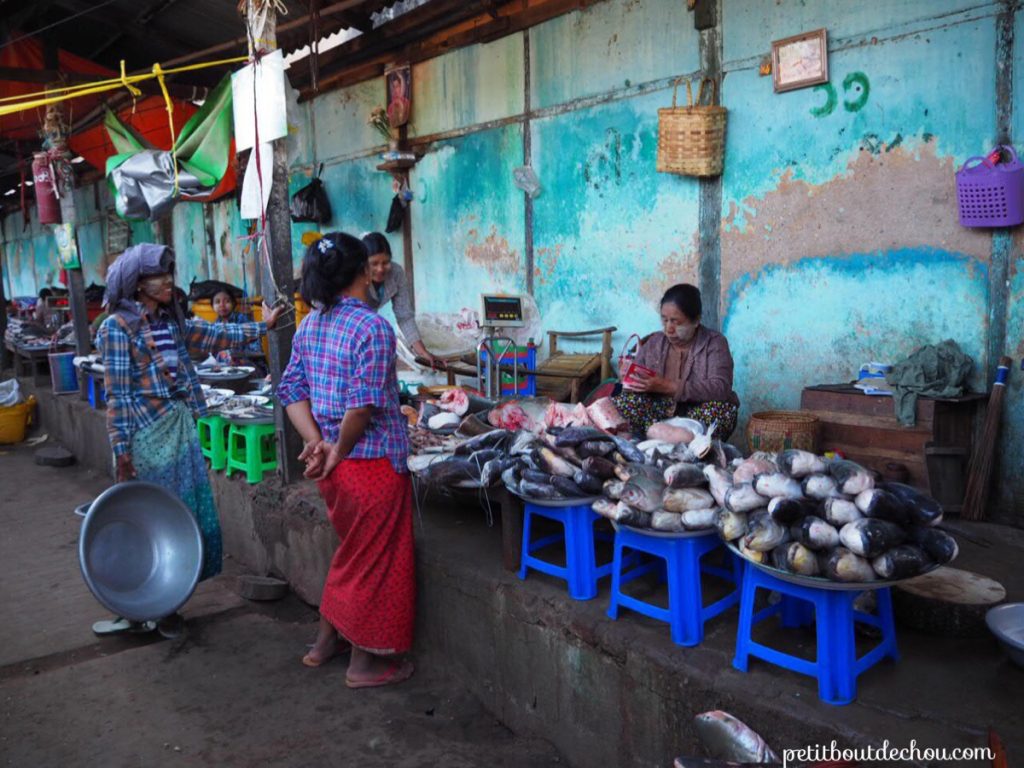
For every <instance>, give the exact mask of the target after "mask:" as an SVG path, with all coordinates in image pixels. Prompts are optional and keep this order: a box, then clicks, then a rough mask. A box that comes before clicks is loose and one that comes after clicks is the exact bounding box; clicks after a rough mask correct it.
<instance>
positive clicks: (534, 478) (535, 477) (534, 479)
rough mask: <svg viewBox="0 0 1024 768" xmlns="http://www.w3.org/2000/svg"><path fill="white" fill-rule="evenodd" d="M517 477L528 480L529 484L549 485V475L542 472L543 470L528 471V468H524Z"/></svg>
mask: <svg viewBox="0 0 1024 768" xmlns="http://www.w3.org/2000/svg"><path fill="white" fill-rule="evenodd" d="M519 475H520V477H521V478H522V479H523V480H529V481H530V482H531V483H543V484H545V485H551V477H552V476H551V474H550V473H548V472H544V471H543V470H540V469H530V468H529V467H524V468H523V469H522V470H521V471H520V473H519Z"/></svg>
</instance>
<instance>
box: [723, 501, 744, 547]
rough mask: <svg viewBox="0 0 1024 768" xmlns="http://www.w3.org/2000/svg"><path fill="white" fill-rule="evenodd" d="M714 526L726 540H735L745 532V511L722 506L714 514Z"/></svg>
mask: <svg viewBox="0 0 1024 768" xmlns="http://www.w3.org/2000/svg"><path fill="white" fill-rule="evenodd" d="M715 528H717V529H718V535H719V536H721V537H722V538H723V539H725V540H726V541H735V540H736V539H738V538H740V537H741V536H743V535H744V534H746V532H747V513H746V512H733V511H732V510H731V509H726V508H725V507H722V508H721V509H719V510H718V514H717V515H716V516H715Z"/></svg>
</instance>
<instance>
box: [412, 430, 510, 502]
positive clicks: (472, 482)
mask: <svg viewBox="0 0 1024 768" xmlns="http://www.w3.org/2000/svg"><path fill="white" fill-rule="evenodd" d="M512 437H513V433H511V432H509V431H508V430H507V429H495V430H492V431H490V432H485V433H484V434H482V435H477V436H476V437H471V438H469V439H468V440H461V441H459V440H458V439H457V438H448V442H446V443H445V444H443V445H440V446H438V447H437V448H438V450H436V451H432V452H426V451H425V452H422V453H418V454H414V455H412V456H410V457H409V460H408V466H409V471H411V472H412V473H413V474H414V475H416V476H417V477H419V478H420V480H422V481H424V482H425V483H427V484H428V485H431V486H447V487H452V486H461V487H472V488H487V487H489V486H491V485H494V483H495V482H497V480H498V479H499V478H500V477H501V473H502V472H504V471H505V469H507V468H508V467H510V466H511V465H512V460H511V459H510V458H509V455H508V447H509V445H511V441H512Z"/></svg>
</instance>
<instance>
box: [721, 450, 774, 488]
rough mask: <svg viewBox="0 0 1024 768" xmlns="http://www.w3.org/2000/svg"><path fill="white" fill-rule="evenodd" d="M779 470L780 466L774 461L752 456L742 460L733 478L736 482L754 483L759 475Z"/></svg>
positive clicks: (734, 471) (733, 473)
mask: <svg viewBox="0 0 1024 768" xmlns="http://www.w3.org/2000/svg"><path fill="white" fill-rule="evenodd" d="M761 455H764V454H761ZM778 471H779V468H778V467H777V466H776V465H775V462H774V461H770V460H768V459H763V458H754V457H753V456H751V457H750V458H749V459H746V460H745V461H741V462H740V464H739V466H737V467H736V469H734V470H733V472H732V480H733V482H734V483H752V482H754V477H756V476H757V475H767V474H771V473H772V472H778Z"/></svg>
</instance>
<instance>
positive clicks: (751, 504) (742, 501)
mask: <svg viewBox="0 0 1024 768" xmlns="http://www.w3.org/2000/svg"><path fill="white" fill-rule="evenodd" d="M722 501H723V506H724V507H725V508H726V509H731V510H732V511H733V512H750V511H752V510H755V509H760V508H761V507H766V506H768V499H766V498H765V497H764V496H762V495H760V494H759V493H758V492H757V491H755V490H754V486H753V485H751V484H750V483H740V484H739V485H734V486H732V487H731V488H729V490H727V491H726V492H725V498H724V499H723V500H722Z"/></svg>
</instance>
